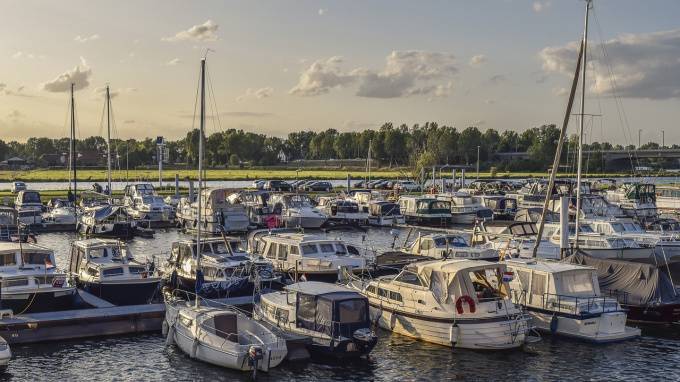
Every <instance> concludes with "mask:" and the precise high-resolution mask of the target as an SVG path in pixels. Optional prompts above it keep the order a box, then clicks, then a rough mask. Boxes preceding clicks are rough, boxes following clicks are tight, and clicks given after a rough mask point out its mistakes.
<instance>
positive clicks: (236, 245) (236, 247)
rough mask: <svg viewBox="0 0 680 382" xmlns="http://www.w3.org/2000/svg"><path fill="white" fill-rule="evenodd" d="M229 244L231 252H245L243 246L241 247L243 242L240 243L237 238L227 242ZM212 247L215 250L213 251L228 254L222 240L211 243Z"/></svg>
mask: <svg viewBox="0 0 680 382" xmlns="http://www.w3.org/2000/svg"><path fill="white" fill-rule="evenodd" d="M227 243H228V244H229V248H230V249H231V252H233V253H239V252H245V251H246V250H245V248H244V247H243V243H241V242H240V241H238V240H231V241H228V242H227ZM213 248H214V250H215V253H220V254H228V253H229V251H228V250H227V247H226V246H225V245H224V242H219V243H215V244H214V245H213Z"/></svg>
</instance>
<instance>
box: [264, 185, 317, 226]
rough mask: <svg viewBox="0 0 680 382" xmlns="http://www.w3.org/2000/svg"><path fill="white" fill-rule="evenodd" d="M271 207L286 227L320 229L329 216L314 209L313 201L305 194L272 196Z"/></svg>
mask: <svg viewBox="0 0 680 382" xmlns="http://www.w3.org/2000/svg"><path fill="white" fill-rule="evenodd" d="M270 205H271V206H272V208H273V211H274V214H276V215H278V216H279V217H280V218H281V221H282V222H283V225H284V226H285V227H289V228H320V227H321V226H322V225H324V223H326V221H327V220H328V216H326V214H324V213H323V212H321V211H319V210H317V209H315V208H314V206H313V203H312V201H311V199H309V197H308V196H307V195H304V194H289V193H284V194H272V196H271V201H270Z"/></svg>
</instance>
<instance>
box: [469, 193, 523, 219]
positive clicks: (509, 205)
mask: <svg viewBox="0 0 680 382" xmlns="http://www.w3.org/2000/svg"><path fill="white" fill-rule="evenodd" d="M476 198H477V200H479V203H480V204H481V205H483V206H484V207H486V208H488V209H490V210H491V212H492V213H493V220H513V219H514V217H515V212H517V200H515V199H513V198H509V197H506V196H502V195H480V196H477V197H476Z"/></svg>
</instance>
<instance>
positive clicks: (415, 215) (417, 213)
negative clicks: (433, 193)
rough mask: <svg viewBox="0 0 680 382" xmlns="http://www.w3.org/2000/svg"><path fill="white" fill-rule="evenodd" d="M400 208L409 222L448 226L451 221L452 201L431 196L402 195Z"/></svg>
mask: <svg viewBox="0 0 680 382" xmlns="http://www.w3.org/2000/svg"><path fill="white" fill-rule="evenodd" d="M398 203H399V208H400V209H401V213H402V214H403V215H404V218H405V219H406V222H407V223H410V224H422V225H429V226H446V225H448V224H449V223H451V203H450V202H448V201H444V200H439V199H437V198H434V197H430V196H401V197H399V201H398Z"/></svg>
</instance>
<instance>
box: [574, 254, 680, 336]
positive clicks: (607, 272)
mask: <svg viewBox="0 0 680 382" xmlns="http://www.w3.org/2000/svg"><path fill="white" fill-rule="evenodd" d="M564 262H567V263H571V264H578V265H585V266H590V267H593V268H594V269H595V270H596V272H597V278H598V283H599V285H600V290H602V292H603V293H604V294H606V295H608V296H612V297H614V298H616V299H617V300H618V301H619V304H621V306H622V307H623V308H624V309H626V310H627V311H628V321H633V322H642V323H648V324H669V323H677V322H680V294H678V291H677V289H676V287H675V285H674V283H673V279H672V277H671V275H670V271H669V269H670V268H669V267H668V266H667V265H666V264H659V265H658V266H657V265H654V264H644V263H637V262H631V261H621V260H613V259H597V258H594V257H592V256H588V255H585V254H583V253H576V254H573V255H571V256H569V257H567V258H566V259H564Z"/></svg>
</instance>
